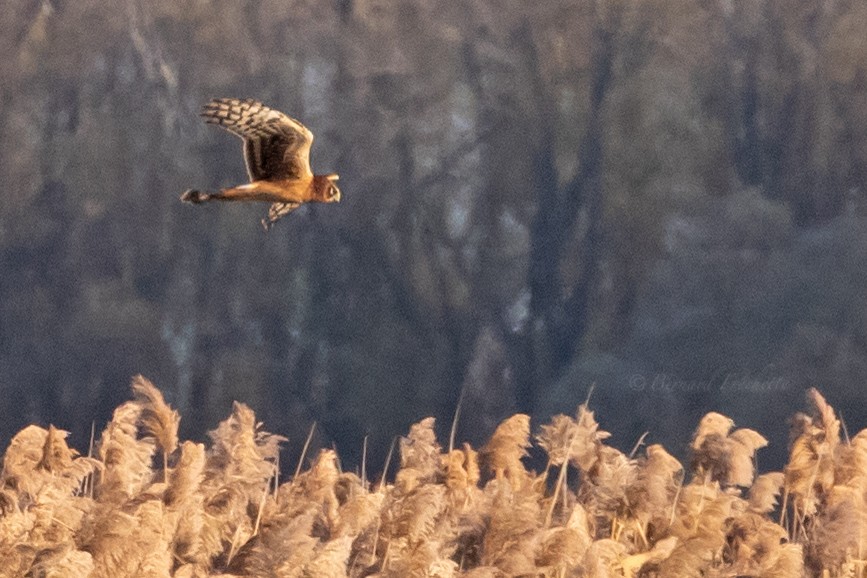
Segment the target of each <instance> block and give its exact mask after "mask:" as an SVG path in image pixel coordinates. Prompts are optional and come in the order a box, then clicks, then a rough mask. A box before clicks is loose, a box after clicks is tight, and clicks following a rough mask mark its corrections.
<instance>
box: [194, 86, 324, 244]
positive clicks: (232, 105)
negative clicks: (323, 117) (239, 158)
mask: <svg viewBox="0 0 867 578" xmlns="http://www.w3.org/2000/svg"><path fill="white" fill-rule="evenodd" d="M201 114H202V117H204V119H205V122H207V123H210V124H217V125H220V126H221V127H223V128H225V129H226V130H228V131H229V132H231V133H233V134H236V135H238V136H239V137H241V138H242V139H243V140H244V159H245V161H246V165H247V174H248V175H249V176H250V183H249V184H245V185H238V186H237V187H231V188H228V189H221V190H219V191H216V192H204V191H198V190H195V189H189V190H187V191H185V192H184V193H183V194H182V195H181V201H184V202H185V203H194V204H198V203H204V202H206V201H264V202H266V203H271V207H270V208H269V209H268V216H267V217H266V218H264V219H262V225H263V226H264V227H265V230H268V229H269V228H271V226H272V225H273V224H274V223H275V222H277V221H278V220H279V219H280V218H282V217H285V216H286V215H288V214H289V213H291V212H292V211H294V210H295V209H297V208H298V207H300V206H301V205H303V204H304V203H310V202H318V203H336V202H338V201H340V189H339V188H337V179H338V178H339V177H338V176H337V174H335V173H329V174H325V175H314V174H313V171H312V170H311V169H310V146H311V145H312V144H313V133H312V132H310V130H308V128H307V127H305V126H304V125H303V124H301V123H300V122H298V121H297V120H295V119H294V118H292V117H289V116H287V115H285V114H283V113H282V112H279V111H276V110H274V109H272V108H268V107H267V106H265V105H264V104H262V103H261V102H257V101H255V100H252V99H247V100H239V99H237V98H215V99H213V100H212V101H211V102H209V103H208V104H206V105H205V106H204V107H203V108H202V113H201Z"/></svg>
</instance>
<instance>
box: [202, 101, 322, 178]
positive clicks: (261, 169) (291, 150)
mask: <svg viewBox="0 0 867 578" xmlns="http://www.w3.org/2000/svg"><path fill="white" fill-rule="evenodd" d="M202 116H203V117H204V118H205V122H208V123H211V124H218V125H220V126H221V127H223V128H225V129H226V130H228V131H230V132H232V133H234V134H236V135H238V136H239V137H241V138H242V139H244V158H245V160H246V162H247V173H249V175H250V180H251V181H258V180H280V179H299V178H304V177H309V176H311V175H312V174H313V172H312V171H311V170H310V146H311V145H312V144H313V133H312V132H310V130H309V129H308V128H307V127H305V126H304V125H303V124H301V123H300V122H298V121H297V120H295V119H294V118H292V117H290V116H287V115H285V114H283V113H282V112H279V111H276V110H274V109H271V108H268V107H267V106H265V105H264V104H262V103H261V102H258V101H255V100H252V99H247V100H239V99H237V98H215V99H213V100H212V101H211V102H209V103H208V104H206V105H205V106H204V107H203V109H202Z"/></svg>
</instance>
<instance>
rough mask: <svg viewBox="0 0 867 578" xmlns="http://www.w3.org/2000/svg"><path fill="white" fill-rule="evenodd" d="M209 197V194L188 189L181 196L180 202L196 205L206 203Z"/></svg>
mask: <svg viewBox="0 0 867 578" xmlns="http://www.w3.org/2000/svg"><path fill="white" fill-rule="evenodd" d="M210 197H211V195H210V194H208V193H204V192H202V191H197V190H195V189H188V190H186V191H184V192H183V194H182V195H181V202H184V203H192V204H194V205H197V204H199V203H203V202H205V201H207V200H208V199H209V198H210Z"/></svg>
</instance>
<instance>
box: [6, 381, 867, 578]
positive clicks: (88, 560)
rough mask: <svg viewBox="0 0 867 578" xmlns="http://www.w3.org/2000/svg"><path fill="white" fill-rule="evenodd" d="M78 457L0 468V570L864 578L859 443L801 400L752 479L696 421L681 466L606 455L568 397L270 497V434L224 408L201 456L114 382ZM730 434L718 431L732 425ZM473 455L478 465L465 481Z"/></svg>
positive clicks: (733, 439) (717, 421)
mask: <svg viewBox="0 0 867 578" xmlns="http://www.w3.org/2000/svg"><path fill="white" fill-rule="evenodd" d="M132 391H133V400H132V401H130V402H127V403H125V404H123V405H121V406H120V407H118V408H117V409H116V410H115V412H114V415H113V417H112V420H111V421H110V422H109V423H108V425H107V426H106V427H105V430H104V431H103V433H102V435H101V437H100V440H99V445H98V448H97V452H96V457H95V458H88V457H82V456H79V455H78V453H77V452H76V451H75V450H73V449H71V448H69V447H68V446H67V444H66V433H65V432H63V431H60V430H58V429H56V428H54V427H53V426H52V427H49V428H48V429H47V430H46V429H43V428H40V427H37V426H28V427H27V428H25V429H23V430H22V431H21V432H19V433H18V434H17V435H16V436H15V437H14V438H13V439H12V441H11V443H10V444H9V447H8V448H7V449H6V452H5V455H4V458H3V470H2V474H0V481H2V486H0V577H10V578H12V577H22V578H24V577H31V576H32V577H36V576H40V577H70V576H71V577H82V578H87V577H90V578H103V577H105V578H108V577H111V578H124V577H129V578H133V577H145V578H162V577H177V578H205V577H224V578H230V577H266V576H267V577H278V578H288V577H299V578H304V577H332V576H334V577H337V576H345V577H353V578H354V577H359V578H360V577H364V576H374V577H378V578H385V577H395V578H398V577H437V578H451V577H466V578H494V577H503V576H545V577H552V578H553V577H561V578H565V577H592V578H612V577H618V578H654V577H658V578H667V577H676V578H681V577H684V578H685V577H690V576H696V577H698V576H702V577H719V578H723V577H736V576H740V577H745V576H750V577H757V578H796V577H797V578H799V577H809V578H834V577H843V576H847V577H856V576H858V577H864V576H865V575H867V574H865V567H867V563H865V555H867V504H865V496H867V493H865V492H867V430H865V431H863V432H861V433H859V434H857V435H856V436H854V437H853V438H852V439H851V440H843V439H841V437H840V430H841V423H840V420H839V419H838V418H837V416H836V414H835V412H834V410H833V408H832V407H831V406H830V405H829V404H828V403H827V402H826V401H825V399H824V398H823V397H822V396H821V395H820V394H819V393H818V392H817V391H816V390H810V391H809V392H808V395H807V397H808V402H809V404H810V408H811V413H809V414H799V415H798V416H797V418H796V420H795V427H794V430H793V436H792V442H791V446H790V459H789V463H788V464H787V465H786V467H785V468H784V469H783V471H781V472H767V473H764V474H762V475H760V476H758V477H756V472H755V467H754V457H755V452H756V451H757V450H758V449H760V448H762V447H764V446H765V445H767V440H765V438H763V437H762V436H761V435H760V434H758V433H757V432H755V431H753V430H749V429H734V423H733V422H732V420H730V419H729V418H727V417H726V416H724V415H721V414H718V413H710V414H708V415H706V416H705V417H704V418H703V419H702V420H701V423H700V424H699V425H698V428H697V429H696V432H695V435H694V437H693V440H692V443H691V450H692V459H691V461H690V465H689V467H688V468H685V467H684V466H683V465H682V464H681V463H680V462H679V461H678V460H677V459H675V458H674V457H672V456H671V454H669V453H668V452H667V451H666V450H665V449H664V448H663V447H662V446H660V445H649V446H647V447H646V448H645V450H644V452H643V453H640V454H639V455H635V456H633V455H626V454H624V453H622V452H620V451H619V450H617V449H615V448H612V447H610V446H607V445H606V444H605V440H606V439H607V438H608V433H607V432H605V431H602V430H601V429H600V427H599V424H598V423H597V422H596V418H595V416H594V415H593V412H592V411H590V410H589V408H588V406H587V404H586V403H585V404H583V405H581V406H580V407H579V408H578V410H577V412H576V415H575V416H574V417H571V416H566V415H559V416H556V417H554V418H553V420H552V421H551V423H549V424H546V425H542V426H541V427H540V428H539V431H538V433H537V434H536V436H535V440H537V442H538V445H539V447H540V448H542V449H543V450H545V451H546V452H547V454H548V467H547V468H545V470H544V471H543V472H541V473H538V474H537V473H535V472H533V471H529V470H528V469H527V468H526V466H525V463H524V461H523V460H524V458H525V456H526V455H527V450H528V448H530V447H531V427H530V418H529V417H528V416H526V415H515V416H513V417H511V418H509V419H507V420H505V421H504V422H503V423H502V424H501V425H500V426H499V427H498V428H497V430H496V431H495V432H494V434H493V436H492V437H491V440H490V441H489V443H488V444H487V445H486V446H485V447H484V449H483V450H482V451H480V452H477V451H476V450H474V449H473V448H472V447H470V446H469V445H468V444H464V445H463V446H462V447H460V449H451V451H446V450H443V448H442V447H441V446H440V444H439V443H438V441H437V439H436V436H435V434H434V422H433V419H432V418H428V419H425V420H422V421H421V422H419V423H418V424H416V425H414V426H412V428H411V429H410V432H409V435H408V436H407V437H405V438H401V439H400V441H399V451H400V468H399V470H398V472H397V474H396V476H395V479H394V482H393V483H387V482H386V483H382V484H376V485H373V486H370V485H369V484H368V483H367V481H366V480H365V479H363V477H360V476H358V475H356V474H354V473H349V472H341V471H340V469H339V467H338V461H337V455H336V453H335V452H334V451H332V450H322V451H321V452H319V454H318V455H317V456H315V458H314V459H313V460H312V463H311V465H310V467H309V468H308V469H307V470H304V471H299V472H298V473H297V474H296V475H295V476H294V477H293V478H292V479H290V480H289V481H286V482H284V483H282V484H277V478H276V476H277V470H278V466H277V457H278V451H279V448H278V446H279V444H280V442H282V441H283V438H281V437H279V436H275V435H272V434H269V433H266V432H264V431H263V430H262V429H261V425H260V424H259V423H258V422H257V421H256V418H255V415H254V414H253V411H252V410H251V409H250V408H249V407H247V406H245V405H243V404H241V403H236V404H235V405H234V408H233V411H232V414H231V415H230V416H229V417H228V418H227V419H226V420H225V421H223V422H222V423H221V424H220V425H219V426H218V427H217V428H216V429H215V430H214V431H212V432H211V433H210V438H211V443H210V445H209V446H208V447H206V446H205V445H203V444H198V443H194V442H190V441H183V442H180V443H179V440H178V424H179V421H180V418H179V416H178V414H177V412H176V411H174V410H173V409H171V407H170V406H169V405H168V404H166V402H165V400H164V399H163V397H162V394H161V393H160V392H159V391H158V390H157V389H156V388H155V387H154V386H153V384H151V383H150V382H149V381H148V380H146V379H145V378H143V377H141V376H137V377H135V378H134V379H133V382H132ZM733 429H734V431H733ZM480 460H481V462H482V464H483V465H484V466H485V469H484V470H483V469H481V468H480V465H479V463H480Z"/></svg>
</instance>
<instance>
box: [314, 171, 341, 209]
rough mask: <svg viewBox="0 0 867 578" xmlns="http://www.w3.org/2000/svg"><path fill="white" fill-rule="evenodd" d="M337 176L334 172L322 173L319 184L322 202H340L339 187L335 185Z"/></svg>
mask: <svg viewBox="0 0 867 578" xmlns="http://www.w3.org/2000/svg"><path fill="white" fill-rule="evenodd" d="M339 178H340V177H339V176H337V174H336V173H330V174H327V175H323V177H322V179H321V181H320V183H321V184H320V186H319V189H320V195H321V199H322V202H323V203H339V202H340V189H339V188H338V187H337V179H339Z"/></svg>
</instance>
